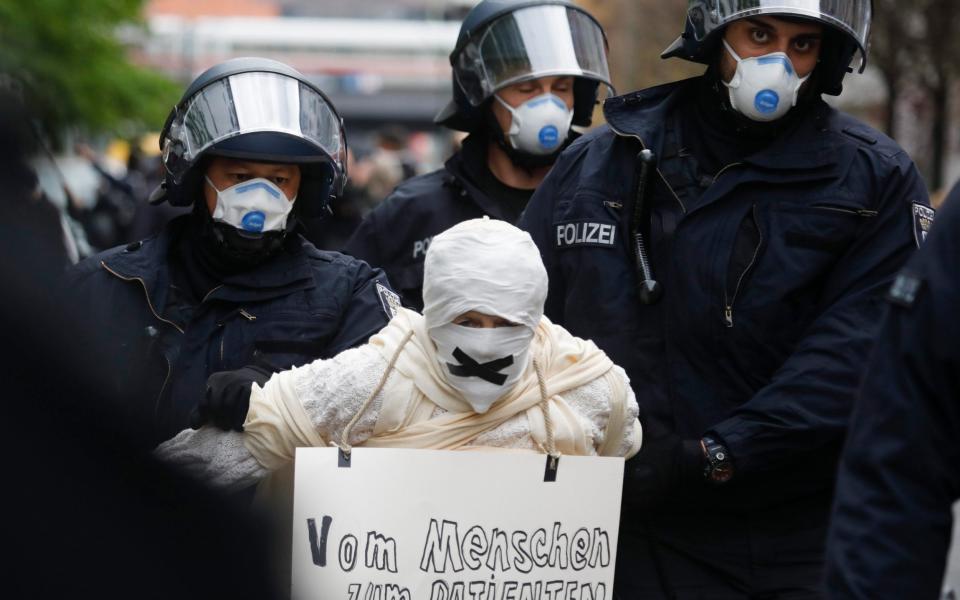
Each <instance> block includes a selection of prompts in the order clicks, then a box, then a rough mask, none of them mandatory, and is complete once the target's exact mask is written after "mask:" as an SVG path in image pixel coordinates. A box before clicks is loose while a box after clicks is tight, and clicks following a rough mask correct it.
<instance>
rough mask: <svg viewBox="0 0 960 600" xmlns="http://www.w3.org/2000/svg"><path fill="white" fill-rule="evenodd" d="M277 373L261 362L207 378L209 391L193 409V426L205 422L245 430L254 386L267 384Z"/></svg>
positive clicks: (228, 428) (229, 428) (196, 427)
mask: <svg viewBox="0 0 960 600" xmlns="http://www.w3.org/2000/svg"><path fill="white" fill-rule="evenodd" d="M272 375H273V373H272V372H270V371H269V370H267V369H265V368H263V367H259V366H252V365H251V366H248V367H243V368H242V369H237V370H236V371H220V372H219V373H214V374H213V375H211V376H210V377H209V378H208V379H207V393H206V394H205V395H204V397H203V398H202V399H201V400H200V403H199V404H197V407H196V408H194V409H193V412H191V413H190V427H192V428H193V429H199V428H200V427H201V426H203V425H204V424H205V423H212V424H213V425H215V426H217V427H219V428H220V429H223V430H225V431H227V430H231V429H233V430H234V431H243V422H244V421H245V420H246V419H247V409H248V408H250V388H251V387H252V385H253V383H254V382H256V383H257V385H261V386H262V385H263V384H264V383H266V382H267V380H268V379H270V377H271V376H272Z"/></svg>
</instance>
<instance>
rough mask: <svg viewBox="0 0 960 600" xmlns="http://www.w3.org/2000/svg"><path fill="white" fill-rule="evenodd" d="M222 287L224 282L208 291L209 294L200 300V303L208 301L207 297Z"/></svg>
mask: <svg viewBox="0 0 960 600" xmlns="http://www.w3.org/2000/svg"><path fill="white" fill-rule="evenodd" d="M222 287H223V284H220V285H218V286H217V287H215V288H213V289H212V290H210V291H209V292H207V295H206V296H204V297H203V300H201V301H200V304H203V303H204V302H206V301H207V298H209V297H210V294H212V293H214V292H215V291H217V290H219V289H220V288H222Z"/></svg>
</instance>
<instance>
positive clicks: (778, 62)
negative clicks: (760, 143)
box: [723, 40, 810, 123]
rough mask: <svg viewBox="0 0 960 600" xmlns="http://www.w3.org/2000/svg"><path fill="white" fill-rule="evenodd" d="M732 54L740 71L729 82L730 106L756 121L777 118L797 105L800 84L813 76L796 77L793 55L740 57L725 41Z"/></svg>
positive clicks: (775, 53) (724, 42) (725, 41)
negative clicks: (791, 59)
mask: <svg viewBox="0 0 960 600" xmlns="http://www.w3.org/2000/svg"><path fill="white" fill-rule="evenodd" d="M723 45H724V46H725V47H726V49H727V52H729V53H730V56H732V57H733V58H734V60H736V61H737V71H736V73H734V75H733V79H731V80H730V83H726V82H724V85H725V86H727V89H728V90H729V92H730V105H731V106H732V107H733V108H734V110H736V111H738V112H739V113H740V114H742V115H743V116H745V117H747V118H748V119H750V120H753V121H760V122H764V123H765V122H769V121H776V120H777V119H779V118H780V117H782V116H784V115H785V114H787V112H789V111H790V109H791V108H793V107H794V106H796V105H797V97H798V96H799V94H800V87H801V86H802V85H803V83H804V82H805V81H806V80H807V79H809V78H810V75H807V76H806V77H804V78H803V79H801V78H800V77H798V76H797V71H796V69H794V68H793V63H792V62H790V58H789V57H788V56H787V55H786V54H785V53H783V52H774V53H772V54H765V55H763V56H755V57H753V58H740V57H739V56H737V53H736V52H734V51H733V48H731V47H730V44H728V43H727V40H723Z"/></svg>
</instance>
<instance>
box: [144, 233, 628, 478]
mask: <svg viewBox="0 0 960 600" xmlns="http://www.w3.org/2000/svg"><path fill="white" fill-rule="evenodd" d="M546 295H547V274H546V271H545V269H544V266H543V262H542V261H541V259H540V254H539V252H538V250H537V248H536V246H535V245H534V243H533V241H532V240H531V239H530V236H529V235H528V234H527V233H526V232H523V231H520V230H519V229H517V228H516V227H514V226H512V225H510V224H508V223H505V222H503V221H494V220H489V219H486V218H484V219H475V220H471V221H465V222H463V223H460V224H458V225H456V226H454V227H452V228H450V229H449V230H447V231H445V232H444V233H442V234H440V235H438V236H436V237H435V238H434V240H433V242H432V243H431V245H430V248H429V250H428V251H427V256H426V262H425V265H424V288H423V298H424V311H423V315H422V316H421V315H420V314H418V313H416V312H413V311H410V310H406V309H400V310H399V311H398V314H397V315H396V316H395V317H394V318H393V320H391V321H390V323H389V324H388V325H387V326H386V327H385V328H384V329H382V330H381V331H380V332H379V333H377V334H376V335H374V336H373V337H372V338H370V341H369V343H367V344H365V345H363V346H360V347H358V348H354V349H351V350H347V351H345V352H342V353H341V354H339V355H338V356H336V357H334V358H331V359H326V360H317V361H314V362H313V363H310V364H307V365H304V366H302V367H298V368H294V369H292V370H289V371H284V372H280V373H276V374H275V375H273V376H272V377H271V378H270V380H269V381H268V382H267V383H266V384H264V386H263V387H262V388H261V387H259V386H258V385H256V384H254V385H253V386H252V389H251V394H250V406H249V410H248V412H247V417H246V421H245V422H244V431H243V432H236V431H230V432H228V431H221V430H219V429H216V428H214V427H211V426H205V427H202V428H201V429H199V430H192V429H188V430H184V431H183V432H181V433H180V434H179V435H177V436H176V437H174V438H173V439H171V440H168V441H167V442H165V443H163V444H161V445H160V446H159V447H158V449H157V451H156V453H157V454H158V456H159V457H160V458H162V459H163V460H165V461H168V462H170V463H174V464H177V465H180V466H182V467H184V468H185V469H187V470H188V471H190V472H192V473H193V474H194V475H196V476H197V477H199V478H201V479H203V480H207V481H209V482H211V483H213V484H214V485H216V486H219V487H224V488H228V489H239V488H243V487H246V486H249V485H251V484H253V483H256V482H257V481H259V480H261V479H262V478H264V477H265V476H267V475H268V474H270V473H271V472H273V471H275V470H278V469H281V468H283V467H286V466H288V465H289V464H290V463H291V462H292V461H293V457H294V453H295V449H296V448H297V447H304V446H329V445H338V446H340V447H341V448H346V449H349V448H350V447H351V446H366V447H391V448H398V447H401V448H428V449H442V450H489V449H494V448H497V449H515V450H519V451H527V452H538V453H549V454H554V455H562V454H566V455H580V456H588V455H601V456H622V457H627V458H629V457H631V456H633V455H634V454H636V452H637V451H638V450H639V448H640V443H641V427H640V423H639V421H638V420H637V414H638V407H637V402H636V399H635V397H634V394H633V392H632V391H631V388H630V385H629V381H628V380H627V376H626V373H625V372H624V371H623V369H621V368H620V367H617V366H616V365H614V364H613V363H612V362H611V361H610V359H609V358H607V356H606V355H605V354H604V353H603V352H602V351H601V350H599V349H598V348H597V347H596V346H595V345H594V344H593V342H590V341H585V340H581V339H579V338H576V337H574V336H572V335H570V334H569V333H567V331H566V330H564V329H563V328H562V327H560V326H558V325H554V324H553V323H551V322H550V321H549V320H548V319H547V318H546V317H544V316H543V306H544V302H545V300H546Z"/></svg>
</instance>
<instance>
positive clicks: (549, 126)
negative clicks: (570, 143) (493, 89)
mask: <svg viewBox="0 0 960 600" xmlns="http://www.w3.org/2000/svg"><path fill="white" fill-rule="evenodd" d="M494 98H496V99H497V102H499V103H500V104H502V105H503V107H504V108H505V109H507V111H508V112H509V113H510V116H511V121H510V129H509V130H508V131H507V134H506V135H507V139H508V140H510V145H511V146H513V147H514V148H515V149H516V150H520V151H523V152H529V153H530V154H535V155H538V156H542V155H547V154H553V153H554V152H556V151H557V150H559V149H560V147H561V146H562V145H563V143H564V142H565V141H566V140H567V136H569V135H570V124H571V123H573V110H571V109H569V108H567V104H566V103H565V102H564V101H563V100H561V99H560V98H559V97H557V96H555V95H554V94H550V93H546V94H541V95H539V96H536V97H535V98H531V99H530V100H527V101H526V102H524V103H523V104H521V105H520V106H518V107H517V108H513V107H512V106H510V105H509V104H507V103H506V102H505V101H504V100H503V98H501V97H500V96H499V95H497V94H494Z"/></svg>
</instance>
